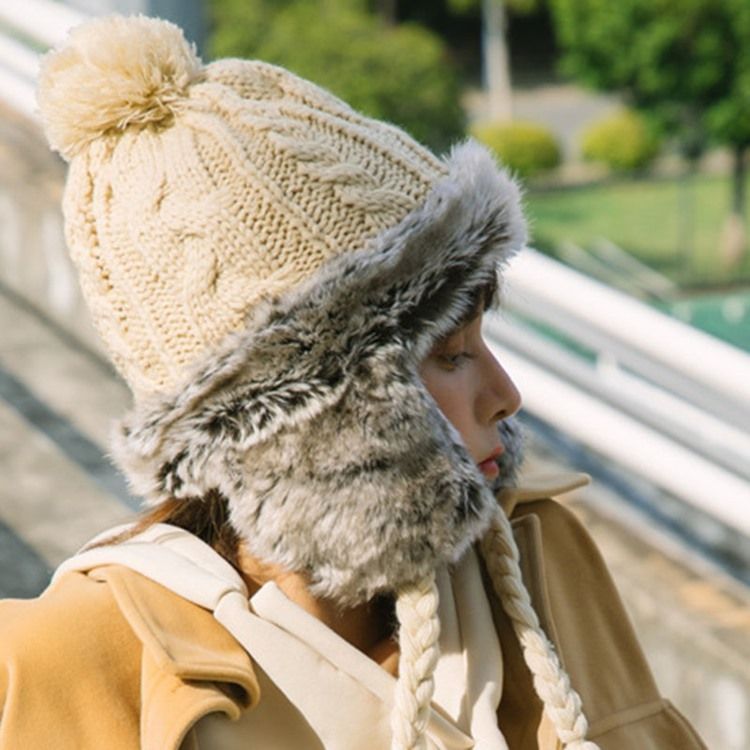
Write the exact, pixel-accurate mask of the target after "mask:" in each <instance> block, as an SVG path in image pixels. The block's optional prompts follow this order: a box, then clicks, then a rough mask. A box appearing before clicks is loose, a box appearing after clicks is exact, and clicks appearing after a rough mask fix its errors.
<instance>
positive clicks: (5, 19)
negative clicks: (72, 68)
mask: <svg viewBox="0 0 750 750" xmlns="http://www.w3.org/2000/svg"><path fill="white" fill-rule="evenodd" d="M86 19H87V16H86V15H85V14H83V13H80V12H79V11H76V10H74V9H73V8H70V7H68V6H67V5H63V4H62V3H57V2H52V0H0V99H2V100H3V101H5V102H6V103H7V104H8V105H10V106H11V107H13V109H15V110H17V111H18V112H20V113H21V114H23V115H24V116H26V117H29V118H31V119H36V117H37V111H36V98H35V94H34V91H35V86H36V76H37V72H38V69H39V54H40V53H41V52H44V51H45V50H47V49H49V48H50V47H54V46H56V45H57V44H59V43H60V42H61V41H62V40H63V39H64V38H65V35H66V34H67V32H68V30H69V29H70V28H72V27H73V26H76V25H77V24H79V23H81V22H83V21H85V20H86Z"/></svg>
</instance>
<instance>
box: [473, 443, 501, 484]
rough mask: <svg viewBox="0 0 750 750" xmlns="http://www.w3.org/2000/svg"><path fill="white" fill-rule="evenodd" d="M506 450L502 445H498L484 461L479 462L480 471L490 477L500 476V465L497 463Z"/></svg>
mask: <svg viewBox="0 0 750 750" xmlns="http://www.w3.org/2000/svg"><path fill="white" fill-rule="evenodd" d="M504 451H505V449H504V448H503V447H502V446H498V447H497V448H495V450H494V451H492V453H491V454H490V455H489V456H488V457H487V458H485V459H484V461H482V462H481V463H479V464H477V466H478V467H479V471H481V472H482V474H484V476H485V477H487V478H488V479H497V477H498V476H499V474H500V467H499V466H498V465H497V459H498V458H500V456H502V455H503V453H504Z"/></svg>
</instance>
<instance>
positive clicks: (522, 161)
mask: <svg viewBox="0 0 750 750" xmlns="http://www.w3.org/2000/svg"><path fill="white" fill-rule="evenodd" d="M472 135H473V136H474V137H475V138H476V139H477V140H479V141H481V142H482V143H484V144H486V145H487V146H489V147H490V148H491V149H492V150H493V151H494V152H495V153H496V154H497V156H498V158H499V159H500V161H501V162H502V163H503V164H505V166H506V167H509V168H510V169H511V170H512V171H514V172H515V173H516V174H518V175H519V176H521V177H532V176H533V175H535V174H538V173H540V172H544V171H546V170H549V169H554V168H555V167H557V166H559V164H560V160H561V155H560V146H559V144H558V142H557V139H556V138H555V136H554V135H553V134H552V132H551V131H550V130H548V129H547V128H545V127H543V126H542V125H537V124H536V123H533V122H510V123H487V124H481V125H476V126H474V127H473V128H472Z"/></svg>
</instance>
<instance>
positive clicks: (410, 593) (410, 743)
mask: <svg viewBox="0 0 750 750" xmlns="http://www.w3.org/2000/svg"><path fill="white" fill-rule="evenodd" d="M438 601H439V599H438V590H437V585H436V583H435V576H434V575H431V576H429V577H428V578H425V579H424V580H422V581H420V582H419V583H417V584H415V585H413V586H410V587H409V588H407V589H404V590H402V591H400V592H399V593H398V595H397V597H396V617H397V619H398V623H399V647H400V650H401V654H400V657H399V667H398V669H399V671H398V681H397V682H396V690H395V693H394V701H393V710H392V713H391V733H392V741H391V750H424V748H426V747H427V741H426V739H425V730H426V727H427V718H428V716H429V712H430V701H431V700H432V694H433V690H434V687H435V681H434V672H435V667H436V665H437V661H438V657H439V655H440V650H439V646H438V637H439V636H440V620H439V618H438Z"/></svg>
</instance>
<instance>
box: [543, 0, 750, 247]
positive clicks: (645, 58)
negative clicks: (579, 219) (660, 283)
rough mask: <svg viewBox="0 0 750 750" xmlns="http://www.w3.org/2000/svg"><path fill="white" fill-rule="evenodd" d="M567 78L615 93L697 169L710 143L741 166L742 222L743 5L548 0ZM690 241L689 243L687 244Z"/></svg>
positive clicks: (747, 66)
mask: <svg viewBox="0 0 750 750" xmlns="http://www.w3.org/2000/svg"><path fill="white" fill-rule="evenodd" d="M550 4H551V9H552V14H553V18H554V21H555V26H556V30H557V35H558V39H559V42H560V46H561V48H562V49H563V57H562V60H561V67H562V70H563V72H564V73H566V74H568V75H570V76H572V77H574V78H577V79H578V80H581V81H583V82H584V83H587V84H589V85H591V86H592V87H595V88H598V89H602V90H608V91H619V92H621V93H622V94H623V96H624V98H625V100H626V103H628V104H630V105H632V106H635V107H638V108H640V109H641V110H643V111H644V112H646V113H648V114H649V115H650V116H651V117H653V118H655V119H656V121H657V122H658V123H659V125H660V126H661V128H662V129H663V130H664V131H665V132H666V133H669V134H671V135H673V136H674V137H676V139H677V141H678V144H679V146H680V150H681V152H682V153H683V155H684V156H685V157H686V158H687V159H688V163H689V164H690V165H692V166H693V167H694V165H695V162H696V160H697V159H698V157H699V156H700V155H701V154H702V153H703V151H704V149H705V148H706V146H707V145H708V144H709V143H710V142H717V143H721V144H724V145H727V146H729V147H730V148H731V149H732V151H733V153H734V159H735V168H734V180H733V199H732V204H731V205H732V213H733V214H734V216H735V218H738V217H741V216H742V211H743V206H744V184H745V175H744V162H745V157H746V152H747V148H748V145H750V45H748V40H750V4H748V2H747V0H618V2H616V3H612V2H608V0H550ZM687 240H688V238H687V237H685V238H683V241H687Z"/></svg>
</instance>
